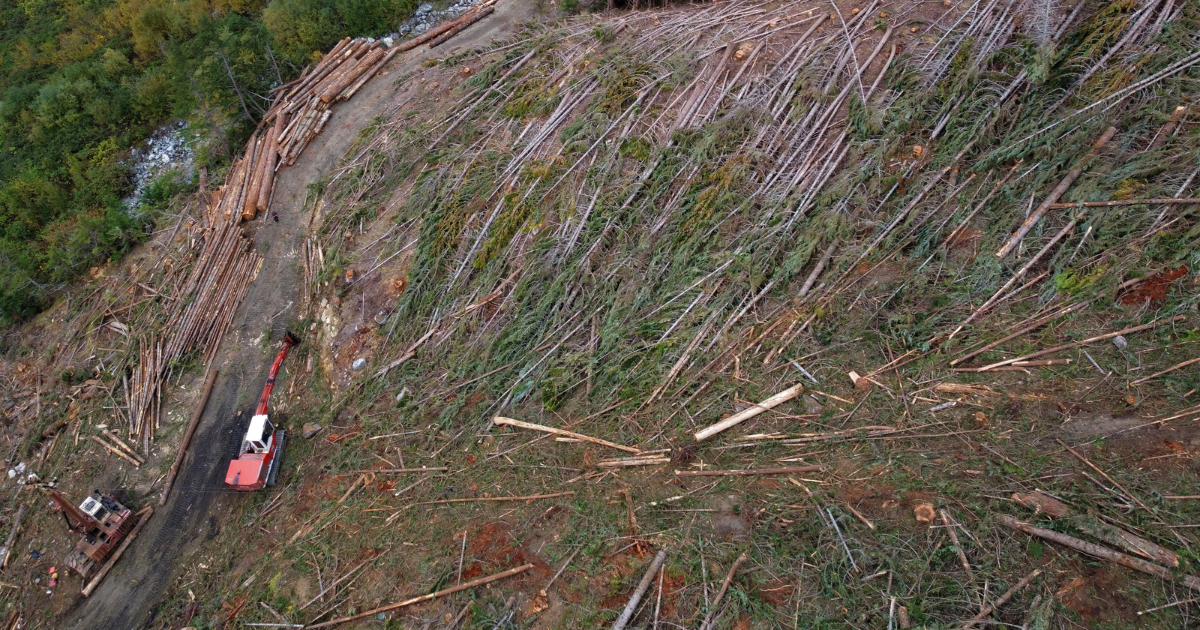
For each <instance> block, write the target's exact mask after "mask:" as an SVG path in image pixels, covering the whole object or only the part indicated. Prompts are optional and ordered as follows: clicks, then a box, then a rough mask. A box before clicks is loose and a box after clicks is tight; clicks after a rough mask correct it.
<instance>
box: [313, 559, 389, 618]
mask: <svg viewBox="0 0 1200 630" xmlns="http://www.w3.org/2000/svg"><path fill="white" fill-rule="evenodd" d="M378 557H379V556H372V557H370V558H367V559H366V560H363V561H362V562H361V563H359V565H358V566H356V567H354V568H353V569H350V570H349V571H347V572H346V574H345V575H343V576H342V577H340V578H338V579H336V580H334V581H333V583H332V584H330V585H329V586H326V587H325V588H323V589H321V592H320V593H317V596H316V597H314V598H312V599H310V600H308V602H307V603H305V604H304V605H303V606H301V607H300V608H297V609H296V612H300V611H301V610H304V609H305V608H308V607H309V606H311V605H312V604H313V602H315V601H317V600H318V599H321V598H322V597H324V596H325V593H328V592H329V591H330V590H332V589H333V588H334V587H335V586H337V585H338V584H341V583H342V582H343V581H345V579H346V578H348V577H350V576H351V575H354V573H355V572H357V571H358V570H359V569H361V568H363V567H365V566H367V563H368V562H371V561H372V560H375V559H376V558H378Z"/></svg>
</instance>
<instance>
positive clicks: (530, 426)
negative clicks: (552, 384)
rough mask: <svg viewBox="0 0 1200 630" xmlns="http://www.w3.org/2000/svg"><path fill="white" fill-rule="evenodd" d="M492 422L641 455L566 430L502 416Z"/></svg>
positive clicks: (636, 451) (631, 450)
mask: <svg viewBox="0 0 1200 630" xmlns="http://www.w3.org/2000/svg"><path fill="white" fill-rule="evenodd" d="M492 422H494V423H496V426H513V427H519V428H522V429H529V430H531V431H541V432H543V433H552V434H554V435H561V436H564V437H569V438H575V439H576V440H583V441H584V442H591V443H592V444H599V445H601V446H607V447H609V448H615V449H617V450H619V451H625V452H626V453H634V454H635V455H636V454H638V453H641V451H640V450H638V449H636V448H633V447H630V446H622V445H620V444H614V443H612V442H608V441H605V440H601V439H600V438H594V437H591V436H588V435H583V434H582V433H575V432H574V431H567V430H566V429H556V428H554V427H548V426H546V425H544V424H534V423H532V422H522V421H520V420H513V419H512V418H505V417H504V416H496V417H495V418H493V419H492Z"/></svg>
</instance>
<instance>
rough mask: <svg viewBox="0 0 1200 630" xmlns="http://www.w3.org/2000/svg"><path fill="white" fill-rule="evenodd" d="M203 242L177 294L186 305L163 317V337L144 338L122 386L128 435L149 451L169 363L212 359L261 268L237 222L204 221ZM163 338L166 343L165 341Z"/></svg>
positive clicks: (260, 263) (250, 243)
mask: <svg viewBox="0 0 1200 630" xmlns="http://www.w3.org/2000/svg"><path fill="white" fill-rule="evenodd" d="M202 233H203V234H204V242H203V245H202V246H201V250H200V254H199V256H198V257H197V259H196V264H195V266H193V267H192V270H191V273H190V274H189V275H188V278H187V281H186V283H185V284H184V286H183V290H182V292H181V293H180V294H181V295H185V296H188V298H189V301H188V303H187V305H186V306H185V307H184V308H182V309H179V310H177V311H176V312H175V313H174V314H173V315H172V317H171V319H170V320H169V321H168V323H167V326H166V329H165V330H164V333H163V335H162V337H160V338H158V339H151V340H149V341H146V340H143V341H142V342H141V348H140V351H139V353H138V355H139V362H138V365H137V367H136V368H135V369H134V370H133V375H132V379H131V380H130V382H129V383H128V385H127V389H126V399H127V400H128V401H129V418H128V421H129V435H130V437H131V438H132V439H134V440H135V442H141V444H142V448H143V449H144V450H145V451H146V452H147V453H149V450H150V442H151V441H152V440H153V439H154V432H155V430H157V429H158V426H159V420H160V416H161V413H162V409H161V407H162V386H163V384H165V382H166V380H167V374H168V370H169V368H170V366H171V364H172V363H174V362H175V361H177V360H179V359H180V358H182V357H183V356H184V355H186V354H188V353H190V352H192V351H193V350H197V349H198V350H200V351H201V352H202V353H203V358H204V362H205V363H206V364H208V363H211V362H212V360H213V358H214V357H215V356H216V352H217V348H218V347H219V346H220V343H221V337H222V336H224V334H225V331H227V330H228V329H229V327H230V326H231V325H232V324H233V316H234V314H235V313H236V312H237V307H238V305H239V304H241V303H242V299H243V298H245V297H246V292H247V291H248V290H249V288H250V282H251V281H252V280H254V277H255V276H256V275H257V274H258V270H259V268H260V267H261V266H262V256H261V255H259V254H258V252H256V251H254V248H253V247H252V242H251V240H250V239H249V238H248V237H247V236H246V234H245V233H244V232H243V230H242V228H241V227H240V226H238V225H237V223H236V221H227V220H219V221H217V222H216V223H215V224H214V223H210V222H207V221H206V225H205V227H204V228H203V230H202ZM164 340H165V341H164Z"/></svg>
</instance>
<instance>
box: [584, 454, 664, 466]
mask: <svg viewBox="0 0 1200 630" xmlns="http://www.w3.org/2000/svg"><path fill="white" fill-rule="evenodd" d="M669 463H671V458H670V457H657V456H656V457H626V458H623V459H606V460H604V461H601V462H597V463H596V467H597V468H624V467H626V466H658V465H661V464H669Z"/></svg>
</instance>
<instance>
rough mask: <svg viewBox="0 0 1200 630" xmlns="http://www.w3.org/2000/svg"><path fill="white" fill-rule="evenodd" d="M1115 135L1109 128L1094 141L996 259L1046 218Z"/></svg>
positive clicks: (1009, 251)
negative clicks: (1048, 212)
mask: <svg viewBox="0 0 1200 630" xmlns="http://www.w3.org/2000/svg"><path fill="white" fill-rule="evenodd" d="M1115 135H1117V128H1116V127H1109V128H1108V129H1105V130H1104V133H1103V134H1101V136H1100V137H1099V138H1097V139H1096V142H1095V143H1093V144H1092V150H1091V151H1090V152H1089V153H1088V154H1087V155H1085V156H1083V159H1082V160H1080V161H1079V165H1078V166H1076V167H1075V168H1073V169H1071V171H1070V172H1069V173H1067V176H1066V177H1064V178H1062V181H1060V182H1059V183H1058V185H1057V186H1055V187H1054V190H1052V191H1050V194H1049V195H1048V196H1047V197H1046V199H1045V200H1044V201H1042V203H1041V205H1039V206H1038V207H1037V210H1034V211H1033V212H1032V213H1030V215H1029V218H1028V219H1025V222H1024V223H1022V224H1021V227H1019V228H1017V231H1016V232H1014V233H1013V235H1012V236H1010V237H1008V240H1006V241H1005V242H1004V246H1003V247H1001V248H1000V251H998V252H996V257H997V258H1004V257H1005V256H1007V255H1008V254H1009V253H1011V252H1012V251H1013V250H1014V249H1016V248H1017V245H1020V244H1021V240H1022V239H1024V238H1025V235H1026V234H1028V233H1029V230H1032V229H1033V226H1035V225H1037V223H1038V221H1041V220H1042V217H1044V216H1046V212H1047V211H1049V210H1050V206H1051V204H1053V203H1054V202H1056V201H1058V198H1059V197H1061V196H1063V194H1064V193H1066V192H1067V189H1068V188H1070V187H1071V184H1074V183H1075V180H1076V179H1078V178H1079V176H1080V175H1082V174H1083V169H1084V167H1086V166H1087V164H1088V162H1090V161H1091V159H1092V158H1094V157H1096V154H1097V153H1099V152H1100V149H1102V148H1104V145H1106V144H1108V141H1109V140H1112V139H1113V136H1115ZM1072 205H1077V204H1072Z"/></svg>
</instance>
